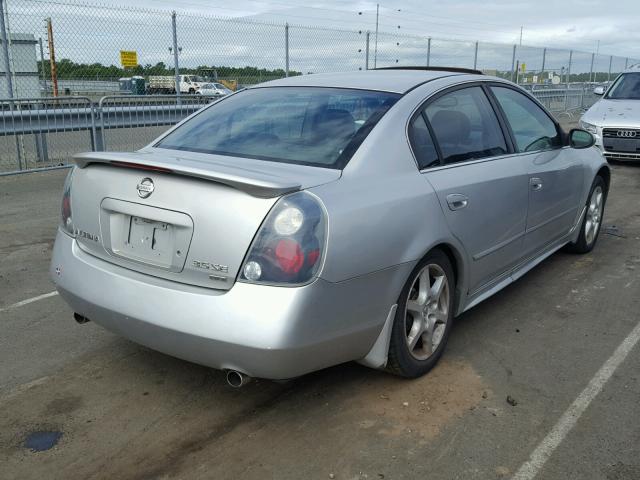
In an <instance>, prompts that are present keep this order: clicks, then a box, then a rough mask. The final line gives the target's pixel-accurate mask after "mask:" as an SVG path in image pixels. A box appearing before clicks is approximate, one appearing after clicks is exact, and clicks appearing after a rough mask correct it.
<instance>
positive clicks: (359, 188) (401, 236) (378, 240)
mask: <svg viewBox="0 0 640 480" xmlns="http://www.w3.org/2000/svg"><path fill="white" fill-rule="evenodd" d="M432 83H434V84H436V85H431V84H427V85H425V86H423V87H419V88H417V89H416V90H414V91H412V92H410V93H408V94H406V95H405V96H404V97H402V98H401V99H400V100H399V101H398V102H397V103H396V104H395V105H394V106H393V107H392V108H391V109H390V110H389V112H387V114H386V115H385V116H384V117H383V118H382V120H381V121H380V122H379V123H378V125H377V126H376V127H375V128H374V129H373V131H372V132H371V133H370V134H369V136H368V137H367V139H366V140H365V142H363V144H362V145H361V147H360V148H359V150H358V151H357V152H356V154H355V155H354V157H353V158H352V159H351V161H350V162H349V164H348V165H347V166H346V167H345V169H344V171H343V174H342V177H341V179H340V180H338V181H337V182H333V183H331V184H326V185H322V186H319V187H316V188H313V189H312V190H311V191H312V192H313V193H315V194H316V195H318V197H320V198H321V199H322V201H323V203H324V204H325V207H326V209H327V214H328V226H329V228H328V232H329V234H328V242H327V252H326V257H325V265H324V268H323V270H322V273H321V277H322V278H323V279H325V280H328V281H330V282H340V281H344V280H346V279H349V278H353V277H358V276H362V275H366V274H369V273H371V272H375V271H379V270H383V269H387V268H392V267H395V266H398V265H404V264H415V263H416V262H417V261H419V260H420V259H421V258H422V257H423V256H424V255H425V254H426V253H427V252H428V251H429V250H430V249H431V248H433V247H434V246H436V245H438V244H443V243H444V244H447V246H448V247H449V248H450V249H451V250H452V251H453V252H454V255H455V257H456V263H457V264H458V265H457V267H458V268H457V270H458V272H457V274H458V288H460V286H461V284H463V283H464V280H465V278H466V264H467V262H466V252H465V251H464V249H463V247H462V245H461V244H460V243H459V242H458V241H457V240H456V239H455V237H453V235H451V233H450V231H449V228H448V226H447V223H446V220H445V218H444V216H443V212H442V208H441V206H440V203H439V201H438V198H437V195H436V193H435V191H434V190H433V188H432V187H431V185H430V184H429V182H428V181H427V180H426V179H425V178H424V176H423V175H421V174H420V172H419V170H418V167H417V165H416V162H415V160H414V157H413V153H412V151H411V149H410V147H409V142H408V139H407V132H406V125H407V122H408V119H409V117H410V116H411V114H412V112H413V110H414V108H415V107H417V106H418V105H419V104H420V103H421V102H422V101H423V100H424V99H425V98H426V97H427V96H428V94H429V92H431V91H433V89H434V88H436V87H437V86H438V85H437V83H438V82H432ZM406 279H407V278H406V275H405V276H403V277H402V278H401V279H398V281H397V282H396V283H395V284H394V285H389V288H390V289H393V291H394V295H395V296H394V299H395V298H397V295H398V294H399V292H400V290H401V288H402V286H403V284H404V282H405V281H406Z"/></svg>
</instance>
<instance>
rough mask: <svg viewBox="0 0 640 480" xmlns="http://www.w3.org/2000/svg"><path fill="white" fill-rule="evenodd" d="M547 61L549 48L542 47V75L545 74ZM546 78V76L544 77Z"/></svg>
mask: <svg viewBox="0 0 640 480" xmlns="http://www.w3.org/2000/svg"><path fill="white" fill-rule="evenodd" d="M546 63H547V48H546V47H545V48H543V49H542V69H541V70H540V75H542V76H544V67H545V64H546ZM542 80H544V78H543V79H542Z"/></svg>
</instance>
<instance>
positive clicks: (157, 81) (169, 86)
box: [147, 75, 207, 94]
mask: <svg viewBox="0 0 640 480" xmlns="http://www.w3.org/2000/svg"><path fill="white" fill-rule="evenodd" d="M178 78H179V80H180V93H187V94H195V93H196V92H197V91H198V90H200V88H201V87H202V86H203V85H204V84H205V83H207V82H206V80H205V79H204V78H202V77H200V76H199V75H179V76H178ZM147 91H148V92H149V93H150V94H155V93H169V94H171V93H176V79H175V77H174V76H173V75H151V76H150V77H149V83H148V85H147Z"/></svg>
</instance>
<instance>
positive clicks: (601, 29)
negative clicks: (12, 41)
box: [7, 0, 640, 73]
mask: <svg viewBox="0 0 640 480" xmlns="http://www.w3.org/2000/svg"><path fill="white" fill-rule="evenodd" d="M131 3H132V2H125V1H124V0H101V1H100V2H99V3H93V2H92V0H84V1H82V2H79V1H76V0H11V1H9V2H7V9H8V16H9V22H8V27H9V28H10V30H11V31H14V32H21V33H33V34H34V36H35V37H36V38H38V37H42V38H43V39H44V40H45V54H47V52H46V50H47V47H46V38H47V36H46V31H45V22H44V19H45V18H47V17H51V18H52V22H53V29H54V38H55V43H56V56H57V58H58V59H60V58H70V59H72V60H74V61H76V62H83V63H94V62H95V63H101V64H106V65H109V64H114V65H117V64H118V63H119V51H120V50H135V51H136V52H138V61H139V63H140V64H152V65H153V64H155V63H157V62H164V63H166V64H167V65H172V64H173V56H172V54H171V52H170V51H169V47H171V46H172V43H173V40H172V33H171V14H170V12H171V11H172V10H173V9H175V10H176V11H177V17H176V23H177V37H178V45H179V47H181V52H180V55H179V61H180V65H181V66H187V67H195V66H198V65H216V66H222V65H227V66H245V65H250V66H257V67H263V68H267V69H274V68H284V66H285V56H284V37H285V35H284V23H285V22H288V23H289V24H290V28H289V48H290V52H289V53H290V68H291V69H292V70H296V71H300V72H303V73H308V72H322V71H338V70H353V69H358V68H361V69H364V68H366V32H367V31H370V32H371V35H370V43H369V47H370V56H369V66H370V67H371V66H373V65H372V64H373V63H374V61H375V63H376V66H392V65H425V64H426V62H427V55H429V61H430V65H443V66H461V67H473V66H474V63H475V64H476V66H477V67H478V68H481V69H498V70H509V69H510V68H511V63H512V59H513V45H514V44H519V43H520V31H521V30H520V29H521V27H522V45H523V46H522V47H518V49H517V57H516V60H517V61H518V62H519V64H522V63H524V64H525V66H526V69H527V70H532V71H536V70H541V69H542V61H543V49H542V48H541V47H549V48H548V50H547V52H546V54H545V55H544V61H545V65H544V66H545V70H555V71H558V72H559V71H560V70H561V69H566V68H568V66H569V60H570V58H569V50H570V49H573V50H575V51H574V52H573V54H572V57H571V71H572V72H574V73H580V72H585V71H586V72H588V71H589V69H590V63H591V53H590V52H595V51H598V52H599V55H598V56H597V57H595V61H594V71H607V69H608V68H609V60H610V58H609V55H616V56H617V57H615V58H614V60H613V62H612V66H611V71H612V72H619V71H621V70H622V69H623V68H624V65H625V63H627V60H626V58H625V57H630V58H632V59H636V60H635V61H640V60H639V59H640V28H638V23H639V21H640V0H617V1H616V3H615V8H604V6H603V5H604V3H603V2H602V1H598V2H595V1H593V0H581V1H579V2H578V1H574V0H570V1H564V2H562V1H559V0H536V1H535V2H534V1H533V0H529V1H520V0H512V1H497V0H487V1H483V2H477V1H471V0H441V1H440V2H436V1H432V0H426V1H418V0H389V1H382V2H381V3H380V15H379V32H380V33H379V35H378V42H377V48H376V46H375V36H374V33H373V32H375V28H376V3H375V2H372V1H357V2H341V1H338V0H323V1H313V0H310V1H304V0H292V1H287V0H232V1H230V0H227V1H225V2H222V1H211V0H137V1H136V2H135V5H136V8H139V9H138V10H132V9H131V8H132V7H131ZM140 9H143V10H140ZM223 17H224V18H228V19H230V20H225V21H222V20H220V18H223ZM428 37H432V40H431V44H430V47H429V44H428V40H427V38H428ZM476 41H479V42H480V44H479V46H478V53H477V61H475V58H476V57H475V42H476ZM578 50H580V51H581V52H578ZM374 52H375V53H374ZM374 58H375V60H374ZM635 61H633V60H632V61H631V62H630V63H634V62H635Z"/></svg>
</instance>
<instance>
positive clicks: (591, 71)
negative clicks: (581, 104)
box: [589, 53, 596, 83]
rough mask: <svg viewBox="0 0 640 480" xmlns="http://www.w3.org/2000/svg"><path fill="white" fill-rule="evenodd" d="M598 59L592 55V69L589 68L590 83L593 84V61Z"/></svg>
mask: <svg viewBox="0 0 640 480" xmlns="http://www.w3.org/2000/svg"><path fill="white" fill-rule="evenodd" d="M595 58H596V54H595V53H592V54H591V67H590V68H589V83H591V82H592V81H593V80H592V77H593V60H594V59H595Z"/></svg>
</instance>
